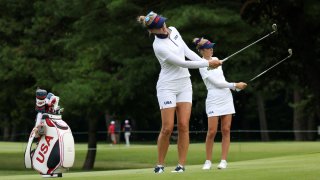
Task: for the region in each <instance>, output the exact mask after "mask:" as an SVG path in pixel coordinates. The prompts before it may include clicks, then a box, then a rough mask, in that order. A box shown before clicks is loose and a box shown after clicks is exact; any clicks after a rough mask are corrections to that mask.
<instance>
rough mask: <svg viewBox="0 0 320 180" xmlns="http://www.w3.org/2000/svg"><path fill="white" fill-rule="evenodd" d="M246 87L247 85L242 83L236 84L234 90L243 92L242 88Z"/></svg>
mask: <svg viewBox="0 0 320 180" xmlns="http://www.w3.org/2000/svg"><path fill="white" fill-rule="evenodd" d="M246 87H247V83H244V82H238V83H236V89H240V90H243V89H244V88H246Z"/></svg>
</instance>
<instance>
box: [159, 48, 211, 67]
mask: <svg viewBox="0 0 320 180" xmlns="http://www.w3.org/2000/svg"><path fill="white" fill-rule="evenodd" d="M156 54H157V56H159V58H160V59H163V60H164V61H166V62H168V63H170V64H173V65H176V66H179V67H183V68H190V69H197V68H203V67H208V66H209V62H208V61H206V60H204V59H202V58H200V57H199V58H200V60H199V61H186V60H185V59H184V58H181V57H179V56H177V55H175V54H174V53H172V52H170V51H169V50H168V49H166V48H158V49H157V52H156Z"/></svg>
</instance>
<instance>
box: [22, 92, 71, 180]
mask: <svg viewBox="0 0 320 180" xmlns="http://www.w3.org/2000/svg"><path fill="white" fill-rule="evenodd" d="M36 101H37V103H36V111H38V114H37V117H36V123H35V127H34V128H33V130H32V132H31V133H30V136H29V141H28V144H27V147H26V151H25V154H24V162H25V167H26V168H33V169H35V170H37V171H38V172H39V173H40V174H42V175H43V177H62V173H63V172H65V171H66V170H67V169H68V168H70V167H72V166H73V163H74V158H75V150H74V139H73V136H72V132H71V129H70V127H69V126H68V124H67V123H66V122H65V121H63V120H62V117H61V113H62V111H63V109H61V108H60V107H59V106H58V103H59V97H58V96H55V95H53V94H52V93H48V94H47V92H46V91H45V90H42V89H38V90H37V91H36Z"/></svg>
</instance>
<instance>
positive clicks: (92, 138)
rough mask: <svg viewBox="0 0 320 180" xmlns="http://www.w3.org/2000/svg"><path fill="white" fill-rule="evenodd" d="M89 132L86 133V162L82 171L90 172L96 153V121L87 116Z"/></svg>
mask: <svg viewBox="0 0 320 180" xmlns="http://www.w3.org/2000/svg"><path fill="white" fill-rule="evenodd" d="M89 118H90V119H89V131H88V151H87V156H86V160H85V162H84V164H83V167H82V169H83V170H92V169H93V167H94V162H95V159H96V152H97V137H96V133H97V120H96V118H95V117H92V116H91V117H90V116H89Z"/></svg>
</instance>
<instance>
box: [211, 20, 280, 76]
mask: <svg viewBox="0 0 320 180" xmlns="http://www.w3.org/2000/svg"><path fill="white" fill-rule="evenodd" d="M272 29H273V31H271V32H270V33H269V34H267V35H265V36H263V37H262V38H260V39H258V40H256V41H255V42H253V43H251V44H249V45H247V46H246V47H244V48H242V49H240V50H239V51H237V52H235V53H233V54H231V55H230V56H228V57H226V58H224V59H223V60H221V62H225V61H227V60H228V59H229V58H231V57H232V56H234V55H236V54H238V53H240V52H241V51H243V50H245V49H247V48H248V47H250V46H252V45H254V44H256V43H257V42H259V41H261V40H263V39H265V38H267V37H268V36H270V35H271V34H273V33H275V32H276V31H277V25H276V24H272ZM211 69H214V68H211V67H208V70H211Z"/></svg>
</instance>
